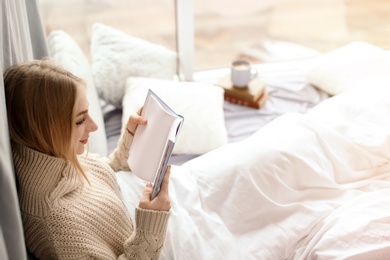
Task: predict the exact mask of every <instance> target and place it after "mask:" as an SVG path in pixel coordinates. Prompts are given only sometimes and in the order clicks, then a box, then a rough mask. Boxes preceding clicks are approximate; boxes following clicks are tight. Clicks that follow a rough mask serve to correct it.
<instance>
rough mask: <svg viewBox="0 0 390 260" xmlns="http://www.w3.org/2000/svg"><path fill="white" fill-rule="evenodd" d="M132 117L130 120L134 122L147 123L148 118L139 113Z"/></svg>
mask: <svg viewBox="0 0 390 260" xmlns="http://www.w3.org/2000/svg"><path fill="white" fill-rule="evenodd" d="M130 118H131V120H130V121H131V122H132V123H134V124H138V125H145V124H146V122H147V120H146V118H144V117H142V116H139V115H131V116H130Z"/></svg>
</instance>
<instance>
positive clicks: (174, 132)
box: [127, 90, 184, 199]
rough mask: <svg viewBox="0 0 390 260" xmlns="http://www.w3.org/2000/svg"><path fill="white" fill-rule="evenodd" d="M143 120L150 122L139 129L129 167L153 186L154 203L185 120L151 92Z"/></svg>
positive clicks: (143, 113)
mask: <svg viewBox="0 0 390 260" xmlns="http://www.w3.org/2000/svg"><path fill="white" fill-rule="evenodd" d="M141 116H143V117H144V118H146V120H147V121H148V122H147V124H146V125H138V126H137V129H136V131H135V133H134V138H133V141H132V144H131V146H130V150H129V158H128V160H127V163H128V165H129V167H130V169H131V170H132V172H133V173H134V174H135V175H137V176H138V177H139V178H141V179H143V180H145V181H148V182H151V183H153V191H152V196H151V199H154V198H155V197H156V196H157V194H158V192H159V191H160V187H161V183H162V181H163V179H164V175H165V171H166V169H167V166H168V162H169V159H170V157H171V155H172V151H173V147H174V145H175V143H176V140H177V137H178V134H179V132H180V130H181V127H182V125H183V122H184V117H183V116H181V115H179V114H177V113H176V112H175V111H174V110H173V109H171V108H170V107H169V106H168V105H167V104H166V103H165V102H164V101H163V100H161V99H160V98H159V97H158V96H157V95H156V94H155V93H154V92H153V91H152V90H149V91H148V94H147V96H146V98H145V102H144V105H143V108H142V113H141Z"/></svg>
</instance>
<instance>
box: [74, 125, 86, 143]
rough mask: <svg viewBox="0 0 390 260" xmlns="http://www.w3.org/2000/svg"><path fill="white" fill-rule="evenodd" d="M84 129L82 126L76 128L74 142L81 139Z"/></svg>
mask: <svg viewBox="0 0 390 260" xmlns="http://www.w3.org/2000/svg"><path fill="white" fill-rule="evenodd" d="M84 129H85V127H84V126H82V125H81V126H78V127H76V131H75V138H76V142H78V141H80V139H81V137H82V136H83V135H84Z"/></svg>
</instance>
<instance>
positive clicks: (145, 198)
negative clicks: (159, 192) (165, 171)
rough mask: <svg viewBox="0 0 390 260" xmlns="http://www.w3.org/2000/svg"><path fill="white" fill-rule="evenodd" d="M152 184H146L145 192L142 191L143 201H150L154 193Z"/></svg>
mask: <svg viewBox="0 0 390 260" xmlns="http://www.w3.org/2000/svg"><path fill="white" fill-rule="evenodd" d="M152 190H153V189H152V184H151V183H148V184H146V186H145V188H144V192H143V193H142V197H141V202H150V195H151V194H152Z"/></svg>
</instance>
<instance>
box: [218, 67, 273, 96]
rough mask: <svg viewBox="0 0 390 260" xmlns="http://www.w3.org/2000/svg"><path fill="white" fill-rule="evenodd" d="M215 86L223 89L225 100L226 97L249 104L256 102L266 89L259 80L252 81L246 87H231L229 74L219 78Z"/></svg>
mask: <svg viewBox="0 0 390 260" xmlns="http://www.w3.org/2000/svg"><path fill="white" fill-rule="evenodd" d="M215 85H217V86H220V87H222V88H223V89H224V91H225V99H226V97H230V98H235V99H237V100H242V101H248V102H250V103H256V102H258V101H259V98H260V97H261V96H262V95H263V93H264V91H265V89H266V86H265V84H264V83H263V82H262V81H261V80H260V79H259V78H254V79H252V80H251V81H250V82H249V83H248V86H247V87H244V88H237V87H235V86H233V83H232V81H231V79H230V74H227V75H226V76H225V77H223V78H221V79H220V80H219V81H218V82H217V83H216V84H215Z"/></svg>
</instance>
